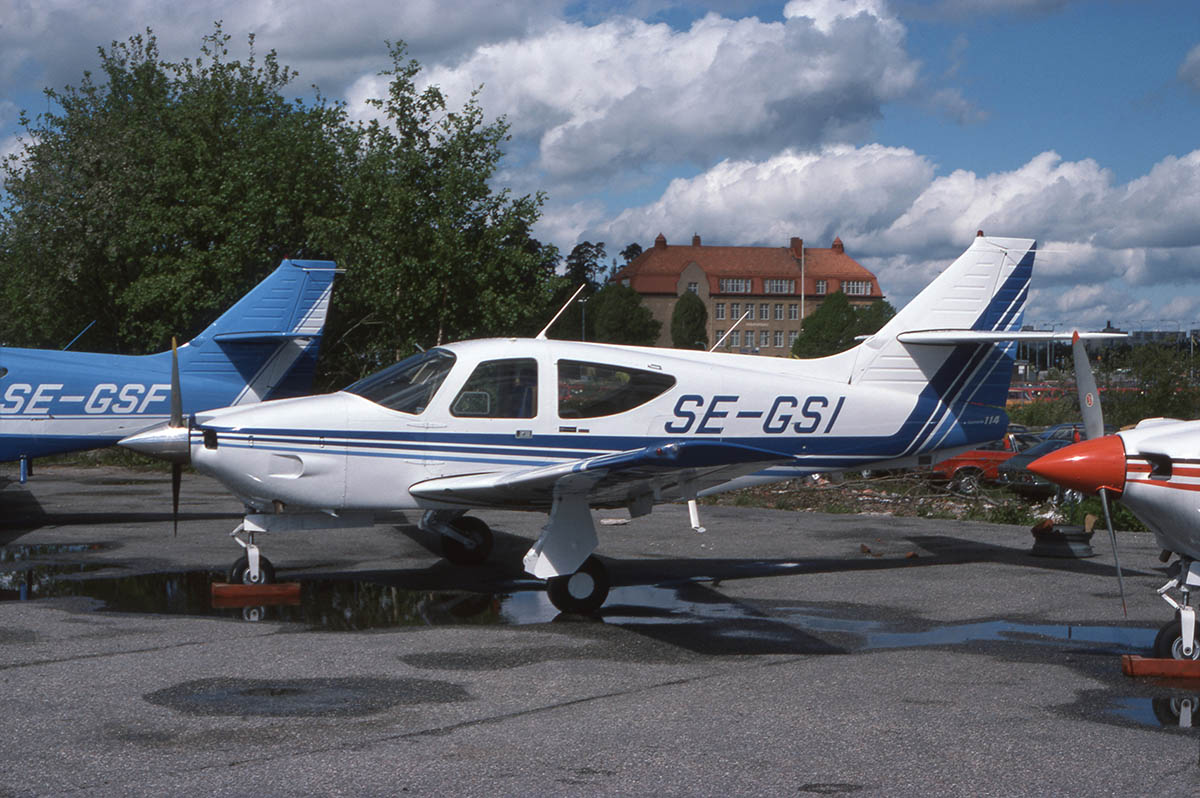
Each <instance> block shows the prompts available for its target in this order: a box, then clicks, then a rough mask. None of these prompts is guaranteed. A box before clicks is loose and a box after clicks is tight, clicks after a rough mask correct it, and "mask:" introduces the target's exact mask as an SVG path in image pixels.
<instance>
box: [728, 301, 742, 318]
mask: <svg viewBox="0 0 1200 798" xmlns="http://www.w3.org/2000/svg"><path fill="white" fill-rule="evenodd" d="M741 317H742V303H741V302H730V303H729V318H731V319H740V318H741Z"/></svg>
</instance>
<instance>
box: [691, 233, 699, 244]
mask: <svg viewBox="0 0 1200 798" xmlns="http://www.w3.org/2000/svg"><path fill="white" fill-rule="evenodd" d="M692 246H693V247H698V246H700V234H699V233H695V234H693V235H692Z"/></svg>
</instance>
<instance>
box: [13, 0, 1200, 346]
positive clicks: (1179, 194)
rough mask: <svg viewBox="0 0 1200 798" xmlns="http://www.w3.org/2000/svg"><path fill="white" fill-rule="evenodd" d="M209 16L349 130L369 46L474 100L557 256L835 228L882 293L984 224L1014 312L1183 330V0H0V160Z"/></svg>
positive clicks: (1190, 234)
mask: <svg viewBox="0 0 1200 798" xmlns="http://www.w3.org/2000/svg"><path fill="white" fill-rule="evenodd" d="M217 19H220V20H223V22H224V27H225V30H226V31H227V32H228V33H230V34H232V35H233V37H234V42H233V44H234V47H233V52H232V54H231V55H232V56H233V57H244V55H245V47H244V41H245V36H246V34H247V33H249V32H254V33H255V35H256V37H257V42H258V45H257V46H258V49H259V50H260V51H265V50H267V49H271V48H274V49H275V50H276V51H277V52H278V54H279V57H280V60H281V61H282V62H283V63H285V64H288V65H290V66H292V67H294V68H296V69H298V70H299V71H300V78H299V79H298V80H297V81H296V84H295V86H296V87H297V92H302V91H303V90H304V89H305V88H306V87H307V86H309V85H310V84H312V83H316V84H317V85H319V86H320V87H321V89H322V91H323V92H324V93H325V94H326V95H327V96H329V97H333V98H337V99H344V100H345V101H346V102H347V103H348V107H349V108H350V110H351V113H353V114H355V115H357V116H365V115H366V114H367V106H366V105H365V104H364V102H363V101H364V100H365V99H366V98H368V97H371V96H377V95H379V94H380V93H381V91H382V89H383V83H382V82H381V81H380V79H379V78H378V77H377V76H376V74H375V73H377V71H378V70H379V69H381V68H383V67H385V66H386V65H387V53H386V47H385V40H393V41H394V40H404V41H405V42H407V44H408V46H409V49H410V53H411V54H412V55H413V56H415V57H416V58H417V59H418V60H419V61H420V62H421V64H422V65H423V66H424V68H425V69H424V71H423V73H422V79H423V80H424V81H427V82H433V83H436V84H438V85H440V86H441V87H442V88H443V89H444V90H445V91H446V92H447V93H448V95H449V96H450V98H451V102H452V104H454V105H460V104H461V103H462V102H464V101H465V100H466V98H467V96H468V94H469V92H470V91H471V90H472V89H474V88H478V87H480V86H482V90H481V93H480V101H481V103H482V104H483V107H484V109H485V112H487V113H488V114H489V115H490V116H499V115H501V114H503V115H504V116H505V117H506V118H507V119H508V121H509V122H510V124H511V126H512V134H513V140H512V142H511V144H510V150H509V153H510V154H509V156H508V157H507V158H506V160H505V162H504V164H503V167H502V171H501V173H500V175H499V176H498V182H499V183H500V184H502V185H505V186H508V187H510V188H512V189H513V190H514V191H516V192H518V193H526V192H532V191H538V190H541V191H545V192H546V194H547V203H546V206H545V209H544V215H543V220H542V222H541V224H540V225H539V227H538V229H537V230H536V234H537V236H538V237H539V238H540V239H542V240H543V241H548V242H552V243H555V244H557V245H558V246H559V247H560V248H561V249H562V250H563V252H564V253H565V252H567V251H569V249H570V248H571V247H572V246H573V245H574V244H575V243H577V242H578V241H581V240H585V239H586V240H591V241H598V240H599V241H604V242H606V244H607V245H608V250H609V252H610V253H611V254H614V255H615V254H616V253H617V252H619V251H620V250H621V249H622V248H623V247H624V246H625V245H626V244H628V243H629V242H632V241H636V242H638V243H640V244H642V245H643V246H648V245H649V244H651V243H652V242H653V240H654V237H655V236H656V235H657V234H658V233H660V232H662V233H663V234H664V235H666V237H667V239H668V240H669V241H679V242H682V241H690V239H691V236H692V234H693V233H698V234H700V235H701V236H702V238H703V240H704V241H705V242H706V243H713V244H765V245H780V246H782V245H786V243H787V242H788V239H789V238H790V237H791V236H800V237H802V238H804V239H805V241H806V242H808V243H809V244H811V245H815V246H828V245H829V243H830V242H831V241H832V239H833V237H834V236H840V237H841V238H842V239H843V241H844V242H845V245H846V250H847V252H848V253H850V254H851V255H853V256H855V257H857V258H858V259H859V260H860V261H861V262H862V263H863V264H864V265H866V266H867V267H868V268H871V269H872V270H874V271H875V272H876V273H877V274H878V275H879V278H880V283H881V285H882V287H883V289H884V291H885V292H886V293H887V294H888V295H889V297H890V298H891V299H892V301H893V302H894V303H896V304H901V303H903V302H905V301H907V300H908V299H909V298H911V296H912V295H913V294H915V293H916V292H917V291H919V290H920V288H921V287H922V286H923V285H924V284H925V283H926V282H927V281H928V280H929V279H931V278H932V276H933V275H935V274H936V273H937V272H938V271H939V270H940V269H941V268H943V267H944V266H945V265H946V264H947V263H948V262H949V261H950V260H951V259H952V258H953V257H954V256H955V255H956V254H957V253H958V252H961V251H962V249H964V248H965V247H966V246H967V244H969V243H970V237H971V236H972V235H973V233H974V231H975V230H976V229H978V228H981V227H982V228H983V229H985V230H986V231H987V232H988V233H992V234H997V235H1011V236H1022V237H1032V238H1037V239H1038V240H1039V242H1041V245H1042V247H1043V249H1044V250H1045V253H1044V254H1043V256H1042V257H1040V258H1039V264H1038V268H1037V272H1036V273H1035V277H1034V281H1035V282H1034V286H1035V288H1034V291H1033V293H1032V296H1031V305H1030V308H1029V311H1028V312H1027V321H1032V322H1038V323H1042V324H1047V325H1048V324H1056V325H1058V326H1069V325H1071V324H1080V325H1083V326H1093V327H1097V326H1102V325H1103V324H1104V323H1105V322H1106V321H1109V320H1112V321H1114V322H1115V323H1118V324H1120V325H1122V326H1126V327H1128V328H1133V329H1137V328H1152V327H1159V328H1167V329H1174V328H1176V327H1180V328H1186V327H1200V136H1198V135H1197V131H1200V6H1198V5H1197V4H1196V3H1195V2H1193V0H1174V1H1173V2H1167V1H1166V0H1137V1H1135V0H958V2H949V0H891V1H890V2H889V1H888V0H791V2H786V3H785V2H774V3H772V2H738V1H737V0H726V1H725V2H719V1H718V2H711V3H707V4H697V3H689V2H659V0H627V1H626V2H592V1H591V0H583V1H582V2H573V3H566V2H562V1H561V0H529V1H528V2H525V3H521V4H503V3H501V4H497V3H495V2H494V0H459V2H455V3H450V4H447V3H444V2H440V1H439V0H408V1H407V2H405V3H400V4H397V3H394V2H392V1H391V0H363V1H362V2H349V3H337V4H333V3H324V2H315V0H294V2H291V3H288V4H278V3H266V2H261V3H260V2H253V1H251V2H234V0H196V2H192V3H188V4H165V3H158V2H152V0H140V2H125V3H119V2H107V1H106V0H97V1H94V2H90V3H87V4H84V3H82V2H77V0H70V1H68V0H39V2H37V3H36V4H34V3H30V2H28V0H0V151H5V152H13V151H16V143H15V140H14V138H13V137H14V136H15V135H16V134H17V133H18V132H19V131H18V130H17V129H16V112H17V109H18V108H26V109H29V110H30V111H34V112H36V111H39V110H43V109H44V107H45V101H44V100H43V99H41V95H40V92H41V89H42V88H43V87H44V86H54V87H61V86H62V85H64V84H66V83H74V82H77V81H78V80H79V78H80V76H81V74H82V72H83V70H85V69H89V68H94V67H95V66H96V64H97V59H96V47H97V46H98V45H101V44H107V43H108V42H110V41H112V40H113V39H124V38H127V37H128V36H130V35H132V34H133V33H136V32H138V31H141V30H144V29H145V28H146V27H148V26H149V27H152V28H153V29H154V31H155V33H156V34H157V36H158V39H159V44H160V48H161V50H162V52H163V54H164V55H165V56H166V57H168V58H180V57H184V56H190V55H194V54H195V53H196V52H197V49H198V43H199V40H200V37H201V36H203V35H204V34H205V33H207V32H209V31H210V30H211V27H212V23H213V21H214V20H217Z"/></svg>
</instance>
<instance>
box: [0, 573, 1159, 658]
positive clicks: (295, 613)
mask: <svg viewBox="0 0 1200 798" xmlns="http://www.w3.org/2000/svg"><path fill="white" fill-rule="evenodd" d="M56 553H57V552H56ZM99 567H104V566H99V565H88V564H73V565H71V564H68V565H60V564H49V565H40V564H37V565H35V564H33V563H29V564H27V565H25V566H24V567H20V568H17V569H12V570H0V588H3V589H4V592H3V593H0V596H2V597H4V598H14V599H15V598H21V599H28V598H47V597H54V596H87V597H90V598H95V599H99V600H101V601H103V602H104V603H105V606H106V608H107V609H109V610H115V611H118V612H144V613H170V614H186V615H203V616H212V617H237V618H243V619H246V620H253V621H264V620H266V621H277V622H283V623H298V624H303V625H304V626H307V627H309V628H312V629H321V630H326V631H355V630H363V629H381V628H390V627H401V626H414V625H426V626H430V625H438V626H440V625H449V624H474V625H480V624H488V625H507V626H520V625H526V624H541V623H549V622H551V621H553V620H554V619H555V618H556V617H558V615H559V612H558V610H557V609H555V608H554V606H553V605H552V604H551V603H550V601H549V599H548V597H547V596H546V593H545V591H544V590H542V589H541V587H540V583H537V582H534V581H532V580H522V581H520V582H514V583H512V590H510V591H508V592H503V593H495V594H485V593H475V592H470V591H465V590H457V591H456V590H411V589H406V588H404V587H401V586H398V585H394V584H383V583H379V582H374V581H369V580H367V579H348V578H346V579H306V580H302V581H301V582H300V585H301V593H300V596H301V598H300V600H299V602H295V601H293V602H292V603H291V604H290V605H289V604H280V605H277V606H270V605H267V604H266V603H265V602H257V603H255V604H252V605H250V606H246V607H228V606H226V607H214V606H213V601H212V597H211V589H212V583H213V582H214V581H218V580H219V576H218V575H217V574H216V573H212V572H208V571H189V572H183V573H169V574H142V575H137V576H123V577H115V578H92V579H81V578H73V575H77V574H80V573H82V572H85V571H88V570H92V569H95V568H99ZM64 577H66V578H64ZM600 615H601V618H602V619H603V621H604V622H605V623H607V624H611V625H616V626H623V627H629V628H639V629H644V630H646V631H648V632H651V633H652V630H654V629H655V628H662V627H686V628H693V629H695V630H696V631H697V632H700V631H703V632H704V633H706V634H709V635H719V636H722V637H726V638H728V637H742V638H747V639H760V638H761V639H763V640H766V639H768V638H770V639H773V640H776V641H779V640H785V639H788V636H789V635H794V634H795V633H803V634H805V635H808V636H809V637H810V638H813V639H819V638H820V635H826V636H828V635H840V636H845V637H848V638H849V640H847V641H846V642H847V643H848V645H846V648H848V649H851V650H860V651H867V650H879V649H895V648H914V647H927V646H953V645H961V644H965V643H978V642H986V641H1000V642H1021V643H1028V644H1036V645H1058V644H1061V643H1062V642H1070V643H1079V644H1087V645H1092V646H1099V647H1108V648H1112V649H1116V650H1120V651H1121V652H1122V653H1144V652H1146V651H1148V650H1149V649H1150V648H1151V647H1152V645H1153V643H1154V635H1155V630H1154V629H1142V628H1135V627H1121V626H1068V625H1054V624H1023V623H1011V622H1008V621H983V622H978V623H966V624H952V625H940V626H933V627H931V628H929V629H926V630H924V631H896V630H895V628H894V627H892V626H890V625H888V624H886V623H884V622H882V621H878V620H869V619H860V618H851V617H845V616H843V615H838V614H834V612H832V611H827V610H824V609H822V608H820V607H815V606H811V605H805V606H797V607H790V608H789V607H784V608H772V609H771V610H769V611H765V610H759V609H757V608H755V607H753V606H751V605H749V604H745V603H742V602H738V601H735V600H731V599H729V598H727V597H725V596H723V595H722V594H720V593H719V592H717V591H715V590H712V589H710V588H709V587H707V586H706V585H703V584H700V583H697V582H686V583H683V584H679V585H671V586H660V585H633V586H623V587H616V588H613V590H612V593H611V594H610V596H609V600H608V602H607V604H606V605H605V607H604V609H603V610H602V611H601V613H600Z"/></svg>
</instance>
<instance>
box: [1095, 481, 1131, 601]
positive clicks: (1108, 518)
mask: <svg viewBox="0 0 1200 798" xmlns="http://www.w3.org/2000/svg"><path fill="white" fill-rule="evenodd" d="M1099 492H1100V505H1101V506H1102V507H1104V523H1105V524H1106V525H1107V526H1108V539H1109V541H1110V542H1111V543H1112V552H1113V564H1114V565H1116V566H1117V585H1118V586H1119V587H1120V589H1121V612H1123V613H1125V617H1126V618H1128V617H1129V609H1128V608H1127V607H1126V606H1125V579H1124V577H1122V576H1121V559H1120V558H1119V557H1118V556H1117V533H1116V532H1114V531H1113V525H1112V513H1110V512H1109V510H1108V489H1107V488H1101V489H1100V491H1099Z"/></svg>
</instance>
